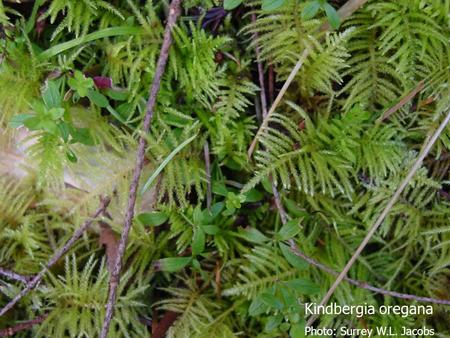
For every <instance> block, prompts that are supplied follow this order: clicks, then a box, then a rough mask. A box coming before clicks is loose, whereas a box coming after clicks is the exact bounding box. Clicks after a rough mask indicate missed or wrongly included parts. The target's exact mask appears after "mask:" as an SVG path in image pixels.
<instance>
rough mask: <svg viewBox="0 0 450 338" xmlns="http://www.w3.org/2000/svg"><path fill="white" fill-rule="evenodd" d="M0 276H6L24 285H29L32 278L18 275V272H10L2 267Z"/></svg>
mask: <svg viewBox="0 0 450 338" xmlns="http://www.w3.org/2000/svg"><path fill="white" fill-rule="evenodd" d="M0 275H2V276H5V277H7V278H9V279H12V280H15V281H18V282H22V283H24V284H27V283H28V282H29V281H30V279H31V277H30V276H24V275H21V274H18V273H17V272H14V271H11V270H8V269H3V268H2V267H0Z"/></svg>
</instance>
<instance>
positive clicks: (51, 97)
mask: <svg viewBox="0 0 450 338" xmlns="http://www.w3.org/2000/svg"><path fill="white" fill-rule="evenodd" d="M42 99H43V100H44V104H45V106H46V107H47V109H51V108H58V107H60V106H61V94H60V93H59V85H58V83H57V82H56V81H47V84H46V86H45V88H44V91H43V92H42Z"/></svg>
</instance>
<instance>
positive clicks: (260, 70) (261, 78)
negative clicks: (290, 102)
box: [252, 13, 267, 119]
mask: <svg viewBox="0 0 450 338" xmlns="http://www.w3.org/2000/svg"><path fill="white" fill-rule="evenodd" d="M252 22H253V23H255V22H256V14H255V13H252ZM253 39H254V40H255V41H258V33H256V32H255V33H254V34H253ZM255 54H256V65H257V68H258V80H259V87H260V88H261V90H260V92H259V96H260V98H261V109H262V116H263V119H265V118H266V116H267V98H266V89H265V86H264V69H263V66H262V63H261V58H260V54H261V52H260V48H259V45H258V43H257V44H256V48H255Z"/></svg>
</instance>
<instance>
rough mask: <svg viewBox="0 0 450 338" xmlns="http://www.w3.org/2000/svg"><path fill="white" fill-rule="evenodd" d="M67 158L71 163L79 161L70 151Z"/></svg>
mask: <svg viewBox="0 0 450 338" xmlns="http://www.w3.org/2000/svg"><path fill="white" fill-rule="evenodd" d="M66 156H67V159H68V160H69V161H70V162H73V163H76V162H77V161H78V158H77V155H75V153H74V152H73V151H72V150H70V149H68V150H67V152H66Z"/></svg>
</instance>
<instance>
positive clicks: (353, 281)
mask: <svg viewBox="0 0 450 338" xmlns="http://www.w3.org/2000/svg"><path fill="white" fill-rule="evenodd" d="M289 245H290V248H291V250H292V252H293V253H294V254H295V255H297V256H298V257H301V258H302V259H304V260H305V261H307V262H308V263H309V264H311V265H313V266H315V267H317V268H319V269H320V270H322V271H325V272H327V273H329V274H330V275H333V276H337V275H339V272H337V271H336V270H333V269H332V268H330V267H329V266H327V265H325V264H322V263H319V262H318V261H316V260H314V259H313V258H311V257H309V256H307V255H305V254H304V253H303V252H301V251H300V250H299V248H298V247H297V246H296V245H295V243H294V241H293V240H290V241H289ZM344 280H345V281H346V282H348V283H350V284H352V285H355V286H357V287H359V288H361V289H365V290H369V291H373V292H376V293H379V294H382V295H385V296H391V297H395V298H401V299H409V300H415V301H417V302H423V303H433V304H441V305H450V300H446V299H437V298H431V297H421V296H416V295H411V294H407V293H400V292H395V291H389V290H386V289H382V288H377V287H375V286H372V285H370V284H368V283H367V282H364V281H360V280H356V279H352V278H349V277H344Z"/></svg>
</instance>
